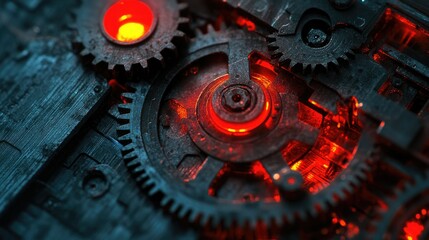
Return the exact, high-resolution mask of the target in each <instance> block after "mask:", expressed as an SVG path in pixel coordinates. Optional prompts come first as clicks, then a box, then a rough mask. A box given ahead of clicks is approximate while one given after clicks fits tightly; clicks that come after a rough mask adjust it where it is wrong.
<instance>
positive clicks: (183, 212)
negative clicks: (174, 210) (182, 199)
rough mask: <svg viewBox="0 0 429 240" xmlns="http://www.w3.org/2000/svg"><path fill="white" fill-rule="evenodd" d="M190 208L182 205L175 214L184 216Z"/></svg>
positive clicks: (180, 216)
mask: <svg viewBox="0 0 429 240" xmlns="http://www.w3.org/2000/svg"><path fill="white" fill-rule="evenodd" d="M189 212H190V210H189V209H188V208H185V207H184V206H182V208H181V209H180V211H179V213H178V214H177V216H178V217H179V218H185V217H186V215H187V214H189Z"/></svg>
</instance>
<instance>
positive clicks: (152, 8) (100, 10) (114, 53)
mask: <svg viewBox="0 0 429 240" xmlns="http://www.w3.org/2000/svg"><path fill="white" fill-rule="evenodd" d="M128 5H129V6H128ZM136 7H137V8H138V9H134V8H136ZM186 7H187V6H186V4H184V3H178V2H177V1H176V0H145V1H141V0H121V1H114V0H101V1H87V0H85V1H83V3H82V6H81V7H80V9H78V11H77V12H76V15H77V16H76V24H75V28H76V31H77V33H78V36H77V42H78V43H80V44H81V45H82V48H83V50H82V51H81V53H80V54H81V55H82V56H92V57H93V60H92V63H93V64H94V65H100V64H103V63H104V64H105V66H106V67H107V68H108V70H114V69H115V70H119V71H126V72H129V71H130V70H136V71H141V70H147V69H149V67H150V66H151V65H156V64H159V63H161V64H162V63H164V61H165V59H168V58H171V57H172V56H174V55H175V54H176V52H177V49H176V47H177V46H176V45H177V44H179V43H180V41H181V39H182V38H184V37H185V33H184V29H185V27H186V24H187V23H188V19H187V18H185V17H183V16H182V15H183V14H182V13H183V11H184V10H185V9H186ZM140 15H141V16H140ZM140 21H141V22H142V23H141V25H138V24H137V23H138V22H140ZM122 22H123V23H124V24H123V25H118V24H120V23H122ZM136 22H137V23H136ZM120 27H122V28H120ZM116 32H117V33H116ZM122 32H124V33H122ZM121 33H122V34H121ZM127 33H128V34H129V35H130V36H127V35H124V34H127ZM138 33H141V35H142V36H140V37H139V36H135V35H136V34H138Z"/></svg>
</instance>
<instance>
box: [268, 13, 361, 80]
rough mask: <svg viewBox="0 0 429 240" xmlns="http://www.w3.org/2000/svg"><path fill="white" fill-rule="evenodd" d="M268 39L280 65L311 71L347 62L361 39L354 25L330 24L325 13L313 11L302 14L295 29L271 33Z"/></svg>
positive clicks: (359, 44)
mask: <svg viewBox="0 0 429 240" xmlns="http://www.w3.org/2000/svg"><path fill="white" fill-rule="evenodd" d="M268 41H269V42H270V44H269V47H270V50H272V56H273V58H276V59H278V61H279V63H280V64H281V65H282V66H285V67H290V68H292V69H294V70H298V71H301V70H303V71H304V72H312V71H315V70H316V71H317V70H327V69H328V67H329V66H339V65H340V63H344V62H347V61H348V60H349V59H350V58H352V57H353V56H354V50H357V49H358V48H359V47H360V46H361V44H362V43H363V41H364V40H363V36H362V34H360V33H359V32H357V31H356V30H355V29H353V28H350V27H345V26H333V25H332V23H331V20H330V18H329V16H328V15H327V14H325V13H323V12H315V13H307V14H304V15H303V17H302V18H301V21H300V23H299V26H298V28H297V30H296V33H292V34H289V33H282V32H279V33H275V34H272V35H270V36H268Z"/></svg>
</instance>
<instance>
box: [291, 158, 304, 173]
mask: <svg viewBox="0 0 429 240" xmlns="http://www.w3.org/2000/svg"><path fill="white" fill-rule="evenodd" d="M301 163H302V160H299V161H298V162H296V163H294V164H293V165H292V167H291V168H290V169H292V170H293V171H296V170H298V168H299V166H300V165H301Z"/></svg>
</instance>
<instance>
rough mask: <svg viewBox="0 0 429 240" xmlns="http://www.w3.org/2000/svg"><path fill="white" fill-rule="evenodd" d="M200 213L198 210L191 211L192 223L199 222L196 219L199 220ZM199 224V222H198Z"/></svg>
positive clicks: (190, 219) (190, 218)
mask: <svg viewBox="0 0 429 240" xmlns="http://www.w3.org/2000/svg"><path fill="white" fill-rule="evenodd" d="M199 216H200V215H199V214H198V212H197V211H195V210H194V211H191V213H190V214H189V221H190V222H192V223H197V222H196V221H197V220H198V217H199ZM197 224H198V223H197Z"/></svg>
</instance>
